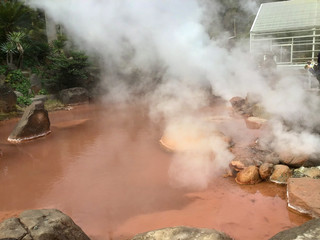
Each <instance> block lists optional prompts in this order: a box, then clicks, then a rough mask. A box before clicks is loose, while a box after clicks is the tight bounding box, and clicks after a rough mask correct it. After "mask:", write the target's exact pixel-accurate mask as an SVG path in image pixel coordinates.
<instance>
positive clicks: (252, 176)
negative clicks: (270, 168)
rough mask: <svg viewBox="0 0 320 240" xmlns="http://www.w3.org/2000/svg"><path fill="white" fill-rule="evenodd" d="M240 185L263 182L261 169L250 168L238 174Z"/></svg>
mask: <svg viewBox="0 0 320 240" xmlns="http://www.w3.org/2000/svg"><path fill="white" fill-rule="evenodd" d="M236 182H237V183H238V184H256V183H259V182H261V178H260V175H259V169H258V168H257V167H256V166H249V167H247V168H245V169H243V170H242V171H240V172H239V173H238V174H237V177H236Z"/></svg>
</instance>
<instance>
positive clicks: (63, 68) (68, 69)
mask: <svg viewBox="0 0 320 240" xmlns="http://www.w3.org/2000/svg"><path fill="white" fill-rule="evenodd" d="M48 60H49V63H48V65H47V69H46V71H45V75H44V81H43V84H44V86H45V88H47V89H50V90H53V91H59V90H61V89H65V88H71V87H78V86H82V85H83V81H84V80H86V79H87V78H88V75H89V73H88V69H87V68H88V66H89V62H88V57H87V56H86V55H85V54H84V53H83V52H79V51H71V52H70V53H69V54H68V55H67V54H66V53H65V52H64V51H54V52H51V54H50V55H49V56H48Z"/></svg>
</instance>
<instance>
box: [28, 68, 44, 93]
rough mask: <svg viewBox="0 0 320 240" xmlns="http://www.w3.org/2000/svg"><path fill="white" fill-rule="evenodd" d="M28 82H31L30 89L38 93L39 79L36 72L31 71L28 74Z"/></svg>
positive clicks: (39, 88)
mask: <svg viewBox="0 0 320 240" xmlns="http://www.w3.org/2000/svg"><path fill="white" fill-rule="evenodd" d="M30 84H31V90H32V91H33V92H34V93H35V94H38V92H39V91H40V90H41V79H40V77H39V76H38V75H37V74H34V73H32V74H31V76H30Z"/></svg>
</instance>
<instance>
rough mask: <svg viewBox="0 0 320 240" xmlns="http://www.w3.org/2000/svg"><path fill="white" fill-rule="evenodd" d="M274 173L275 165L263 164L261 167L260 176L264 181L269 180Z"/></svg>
mask: <svg viewBox="0 0 320 240" xmlns="http://www.w3.org/2000/svg"><path fill="white" fill-rule="evenodd" d="M272 171H273V164H272V163H263V164H262V165H261V166H260V167H259V174H260V177H261V178H262V179H264V180H266V179H269V177H270V176H271V174H272Z"/></svg>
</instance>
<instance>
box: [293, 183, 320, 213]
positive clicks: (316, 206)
mask: <svg viewBox="0 0 320 240" xmlns="http://www.w3.org/2000/svg"><path fill="white" fill-rule="evenodd" d="M287 191H288V192H287V196H288V207H290V208H292V209H294V210H296V211H299V212H302V213H307V214H309V215H311V216H313V217H320V179H312V178H307V177H304V178H290V179H289V180H288V186H287Z"/></svg>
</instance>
